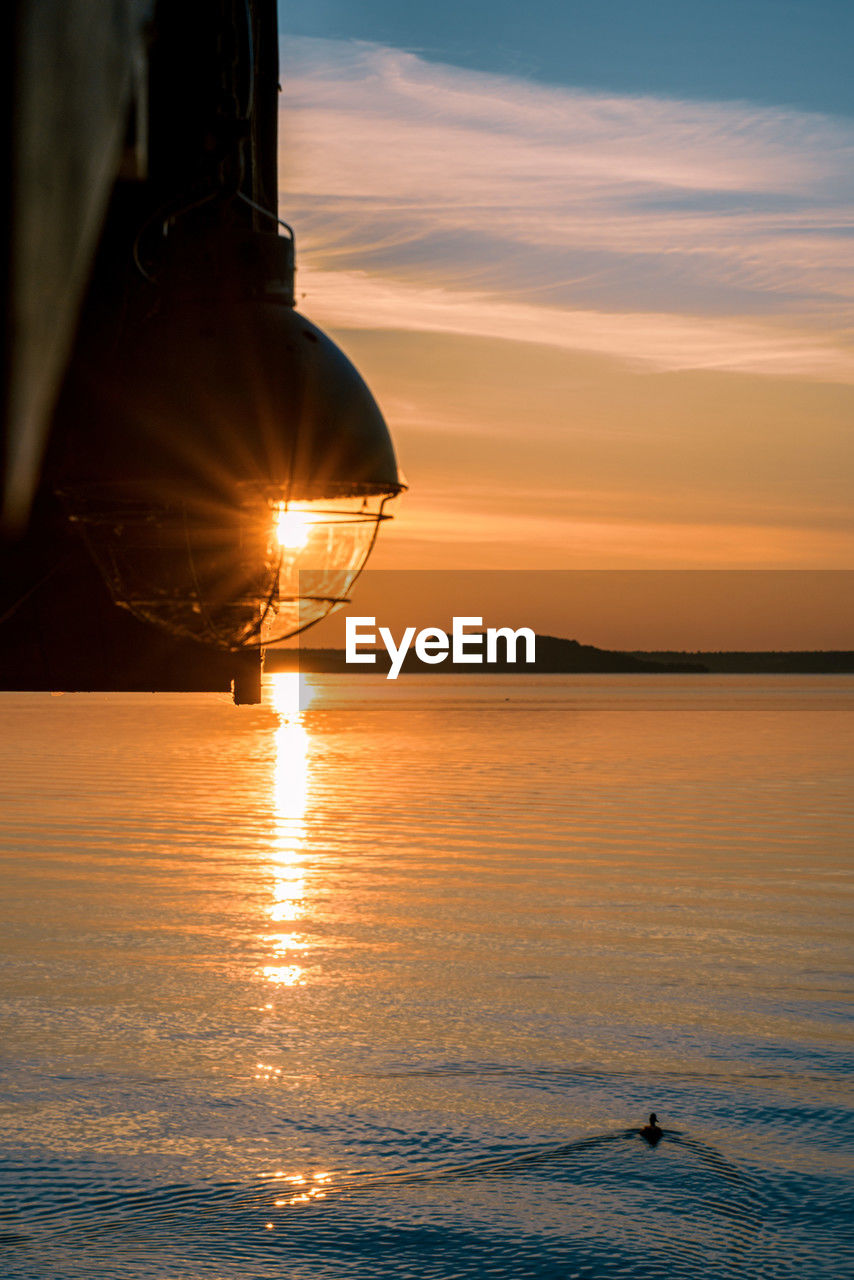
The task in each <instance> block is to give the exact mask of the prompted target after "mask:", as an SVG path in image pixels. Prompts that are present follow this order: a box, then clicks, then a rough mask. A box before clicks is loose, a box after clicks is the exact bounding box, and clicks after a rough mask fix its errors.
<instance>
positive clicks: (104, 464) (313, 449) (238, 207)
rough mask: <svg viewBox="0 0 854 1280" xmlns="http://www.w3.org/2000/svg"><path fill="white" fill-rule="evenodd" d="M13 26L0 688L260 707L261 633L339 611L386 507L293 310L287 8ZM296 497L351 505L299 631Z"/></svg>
mask: <svg viewBox="0 0 854 1280" xmlns="http://www.w3.org/2000/svg"><path fill="white" fill-rule="evenodd" d="M2 22H3V24H4V26H5V31H4V32H3V33H2V34H3V35H5V37H6V39H5V40H4V41H2V49H3V53H2V57H3V58H4V59H5V66H4V68H3V70H4V71H5V73H6V74H5V75H4V77H3V85H4V88H5V91H6V92H7V93H8V94H9V95H10V97H9V101H8V102H7V107H8V111H7V113H6V118H7V120H8V121H9V129H8V135H7V139H6V143H7V145H6V151H5V157H4V160H5V167H6V175H5V176H6V177H7V179H8V181H7V182H6V183H4V184H3V189H4V191H5V192H6V193H7V194H6V196H5V199H6V200H7V210H6V212H7V215H8V217H7V225H8V227H9V232H8V239H7V242H6V245H5V285H6V288H5V293H4V312H3V347H2V351H3V362H4V373H5V375H6V376H5V379H4V387H5V399H4V401H3V406H2V408H3V413H2V421H0V431H2V437H1V438H0V444H2V452H0V460H2V468H3V469H2V486H0V499H2V508H0V510H2V520H0V536H2V547H1V548H0V551H2V561H0V688H5V689H31V690H38V689H66V690H128V689H130V690H161V689H162V690H212V691H218V690H228V689H230V688H232V686H233V688H234V693H235V699H236V700H237V701H249V702H252V701H257V700H258V699H259V698H260V672H261V649H262V646H263V644H264V643H268V642H269V633H270V627H269V625H268V624H269V623H270V622H271V619H272V618H273V617H274V615H275V617H276V618H277V619H278V623H279V632H280V633H281V636H284V635H285V634H291V633H292V632H293V630H295V629H299V628H300V627H302V626H304V625H305V623H306V619H307V620H309V621H310V620H312V619H313V620H317V618H318V617H319V616H322V615H323V611H324V610H325V609H328V608H329V607H332V606H333V605H334V604H335V603H337V602H338V601H340V600H341V599H342V598H344V597H345V596H346V592H347V590H348V588H349V585H350V584H351V583H352V580H353V578H354V576H355V575H357V573H358V572H359V570H360V568H361V566H362V564H363V563H364V559H365V558H366V557H367V554H368V553H369V551H370V548H371V546H372V545H373V537H374V536H375V532H376V528H377V527H378V523H377V522H378V521H379V520H380V519H382V518H384V517H383V515H382V504H383V502H384V501H385V500H386V499H387V498H388V497H389V496H392V495H393V494H395V493H396V492H398V491H399V489H400V488H401V487H402V486H401V484H400V482H399V478H398V474H397V467H396V462H395V458H394V452H393V449H392V446H391V442H390V439H389V436H388V432H387V429H386V427H385V423H384V421H383V419H382V416H381V414H380V412H379V410H378V408H377V406H376V404H375V402H374V401H373V398H372V397H371V395H370V392H369V391H368V390H367V388H366V387H365V385H364V383H363V382H362V380H361V379H360V378H359V376H358V374H357V373H356V371H355V370H354V369H353V367H352V365H350V363H349V361H347V359H346V357H345V356H344V355H343V353H341V352H340V351H338V349H337V348H336V347H335V346H334V344H333V343H332V342H331V341H330V340H329V339H328V338H326V336H325V335H324V334H322V333H321V332H320V331H319V330H317V329H316V328H315V327H314V326H313V325H311V324H310V323H309V322H308V321H306V320H304V319H303V318H302V317H300V316H298V315H297V313H296V312H294V311H293V265H294V264H293V233H292V231H291V230H290V228H287V231H288V235H282V234H280V228H281V226H282V225H284V224H279V223H278V219H277V117H278V89H279V86H278V34H277V21H276V6H275V0H117V2H116V3H114V4H112V5H110V6H107V9H106V11H105V10H104V8H103V6H95V7H93V6H92V5H91V4H89V3H88V0H39V2H38V3H36V0H13V3H11V5H9V6H7V7H6V8H5V9H4V16H3V18H2ZM134 486H136V487H135V488H134ZM374 498H377V499H378V500H379V508H378V513H377V512H374V511H373V510H370V511H369V500H370V501H373V499H374ZM278 499H282V501H281V502H279V501H278ZM303 499H305V500H308V499H325V500H327V503H328V504H331V505H332V506H334V507H335V510H334V511H333V512H332V516H333V517H334V520H337V521H338V523H339V524H343V523H344V517H343V516H342V513H341V511H339V510H338V508H339V507H342V506H344V505H345V504H347V503H349V504H350V507H352V506H353V505H354V504H355V507H356V515H355V516H353V515H352V513H350V509H349V508H348V509H347V513H345V514H346V516H347V520H349V525H348V527H347V537H348V538H349V543H348V547H349V548H350V550H349V551H348V554H349V559H346V560H345V563H344V564H343V567H341V566H339V567H338V569H337V577H336V576H335V575H334V574H333V575H332V576H331V577H330V576H329V574H327V576H326V577H325V578H324V579H322V580H321V581H319V582H318V583H317V584H316V585H315V586H314V587H313V588H312V589H311V590H310V591H308V592H306V595H307V596H308V598H309V603H310V606H311V609H312V610H313V612H312V613H311V615H310V616H309V615H306V616H305V617H304V616H303V615H302V614H300V613H299V610H300V609H301V608H302V607H303V601H302V595H303V593H302V591H299V592H298V593H295V592H294V591H293V590H291V589H290V588H289V589H288V590H289V591H290V594H287V593H286V592H285V590H284V588H282V587H281V581H282V563H283V556H284V553H283V551H282V546H284V545H285V544H282V546H278V548H277V546H276V545H275V539H274V538H273V537H272V534H271V530H272V529H273V520H272V518H271V513H273V514H274V513H275V512H276V511H277V510H278V509H279V508H280V507H285V508H286V507H287V506H288V505H290V504H291V503H292V502H296V501H297V500H303ZM257 511H260V512H261V513H262V515H264V516H265V530H266V532H265V531H264V530H262V534H261V535H258V534H257V525H258V519H259V517H258V516H257V514H256V513H257ZM247 513H249V514H247ZM253 521H255V523H254V524H253ZM317 523H318V524H320V523H321V522H320V521H318V522H317ZM327 523H328V522H327ZM312 527H314V526H312ZM354 530H355V533H354ZM356 534H358V538H357V537H356V536H355V535H356ZM265 537H266V539H267V542H266V545H265V542H264V538H265ZM359 538H361V542H360V541H359ZM350 544H352V546H350ZM330 545H331V544H330ZM339 545H340V540H339ZM271 548H272V550H271ZM277 551H278V558H276V553H277ZM294 559H295V556H293V555H292V556H291V557H290V561H288V563H291V562H293V561H294ZM334 563H335V564H337V562H334ZM291 576H292V577H293V576H296V575H295V574H292V575H291ZM117 605H120V606H122V607H121V608H117V607H116V606H117ZM285 605H287V608H288V609H290V614H287V618H288V622H287V626H289V627H290V630H287V627H286V626H285V625H284V624H283V619H285V618H286V609H285ZM151 622H153V623H154V625H153V626H152V625H149V623H151ZM158 628H159V629H158ZM265 628H266V630H265ZM198 641H201V642H202V643H198Z"/></svg>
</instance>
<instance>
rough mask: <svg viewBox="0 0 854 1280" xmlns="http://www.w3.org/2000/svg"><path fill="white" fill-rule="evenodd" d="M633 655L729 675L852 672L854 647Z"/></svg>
mask: <svg viewBox="0 0 854 1280" xmlns="http://www.w3.org/2000/svg"><path fill="white" fill-rule="evenodd" d="M633 656H634V657H637V658H641V659H642V660H643V661H644V662H649V663H650V664H656V665H657V664H659V663H661V664H665V663H670V662H676V663H679V665H680V666H681V667H682V669H683V670H684V669H686V668H688V669H695V670H700V671H714V672H720V673H729V674H731V675H763V674H764V675H802V676H810V675H851V674H852V673H854V651H852V650H851V649H819V650H808V649H804V650H785V649H781V650H768V651H767V652H755V651H751V650H732V651H720V652H706V651H703V652H697V653H685V652H680V651H678V650H671V649H661V650H649V651H647V650H637V651H636V652H634V654H633Z"/></svg>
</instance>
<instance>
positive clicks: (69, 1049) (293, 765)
mask: <svg viewBox="0 0 854 1280" xmlns="http://www.w3.org/2000/svg"><path fill="white" fill-rule="evenodd" d="M294 681H295V677H292V676H288V675H281V676H276V677H273V678H272V679H271V680H270V681H269V682H268V687H267V690H266V696H267V699H268V701H267V703H266V704H265V705H263V706H261V707H257V708H251V707H241V708H236V707H233V706H232V705H231V704H230V702H229V700H228V699H227V698H225V697H222V696H218V695H205V696H201V695H168V694H167V695H152V696H147V695H136V696H129V695H116V696H109V697H105V696H103V695H65V696H62V697H50V696H47V695H35V694H32V695H24V694H21V695H17V694H4V695H2V698H0V726H2V739H0V791H2V809H0V836H2V845H3V853H4V881H3V883H4V893H3V905H2V914H3V930H2V938H3V942H2V946H3V953H4V954H3V977H4V986H3V996H2V1011H3V1059H4V1065H3V1077H2V1155H3V1170H2V1187H0V1207H2V1210H3V1227H2V1231H3V1235H2V1239H0V1275H2V1276H4V1277H9V1278H10V1280H13V1278H14V1280H21V1278H24V1277H26V1278H28V1280H29V1278H33V1280H36V1278H38V1280H44V1278H48V1277H49V1278H51V1280H54V1278H55V1280H77V1278H78V1277H81V1278H82V1277H86V1278H87V1280H88V1278H89V1277H94V1276H97V1277H116V1278H117V1280H118V1278H120V1277H126V1276H127V1277H139V1278H142V1280H147V1278H149V1277H152V1278H153V1277H169V1278H170V1280H171V1278H173V1277H175V1278H179V1277H180V1278H181V1280H191V1278H193V1277H200V1278H201V1277H204V1278H206V1280H213V1278H222V1280H232V1278H236V1277H241V1278H242V1277H246V1278H250V1277H251V1278H252V1280H267V1278H268V1277H270V1278H272V1277H277V1278H278V1277H283V1276H287V1277H289V1278H293V1280H332V1278H333V1277H334V1278H338V1277H342V1278H343V1277H348V1278H349V1277H359V1278H361V1277H371V1278H373V1277H401V1278H402V1277H413V1278H414V1277H419V1278H420V1277H427V1278H434V1277H435V1278H436V1280H440V1278H441V1280H445V1278H448V1280H449V1278H451V1277H453V1278H454V1280H457V1278H459V1277H475V1276H478V1277H479V1276H484V1277H505V1278H507V1280H509V1278H511V1277H512V1278H513V1280H517V1278H519V1277H561V1278H569V1277H608V1278H611V1277H631V1278H632V1280H634V1278H638V1280H644V1278H646V1277H650V1278H654V1277H655V1278H657V1277H664V1276H667V1277H691V1278H692V1280H693V1278H694V1277H695V1276H696V1274H697V1272H698V1270H702V1272H703V1273H704V1274H705V1276H706V1277H712V1278H717V1277H721V1278H724V1277H736V1276H739V1277H744V1276H747V1277H755V1276H760V1277H763V1278H765V1277H792V1278H794V1277H798V1280H803V1278H804V1277H828V1280H830V1278H832V1280H839V1277H841V1276H844V1275H848V1274H851V1273H852V1269H854V1248H852V1240H851V1235H850V1220H851V1219H850V1213H849V1212H848V1204H849V1201H848V1195H849V1192H850V1186H851V1180H850V1174H851V1162H850V1149H851V1145H850V1144H851V1138H852V1127H853V1126H852V1096H851V1092H850V1091H849V1082H850V1048H851V1024H850V1020H849V1018H848V1003H847V992H848V990H849V984H848V980H847V973H848V970H849V967H850V966H849V961H850V953H849V952H848V947H847V944H848V941H849V939H850V919H849V916H848V914H847V911H846V905H847V904H846V897H845V894H846V892H847V890H848V888H849V884H850V871H851V850H852V844H854V841H853V840H852V836H853V835H854V794H852V775H854V767H853V766H854V715H853V714H852V712H854V680H852V679H850V678H848V679H846V678H844V677H842V678H833V677H813V678H805V679H801V678H798V677H794V676H788V677H781V678H776V679H774V678H754V677H715V676H706V677H702V676H700V677H693V676H682V677H669V676H661V677H657V676H645V677H640V678H638V677H630V676H616V677H591V678H582V677H560V676H555V677H545V678H538V677H533V676H529V677H515V678H510V679H504V678H501V677H480V678H478V679H475V680H468V679H464V678H462V677H456V676H453V677H447V678H443V677H440V676H434V677H409V678H403V679H401V681H399V682H398V683H397V684H396V685H392V684H391V683H390V682H387V681H384V680H382V679H378V678H376V677H358V678H355V679H352V680H350V681H349V682H346V681H345V680H344V679H343V678H341V677H321V676H317V677H307V678H306V682H307V688H306V690H305V697H304V698H303V702H304V703H305V705H304V706H303V708H302V709H300V708H299V705H298V700H297V699H296V696H295V695H296V690H295V684H294ZM651 1110H654V1111H655V1112H656V1113H657V1115H658V1118H659V1122H660V1123H661V1125H662V1126H663V1127H664V1130H665V1134H664V1138H663V1140H662V1141H661V1142H660V1143H659V1144H658V1145H657V1146H656V1147H654V1148H653V1147H651V1146H650V1145H648V1144H647V1143H646V1142H645V1141H643V1139H642V1138H641V1137H640V1136H639V1135H638V1132H637V1130H638V1126H639V1125H641V1124H642V1123H643V1122H644V1121H645V1119H646V1117H647V1114H648V1113H649V1112H650V1111H651Z"/></svg>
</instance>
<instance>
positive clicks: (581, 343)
mask: <svg viewBox="0 0 854 1280" xmlns="http://www.w3.org/2000/svg"><path fill="white" fill-rule="evenodd" d="M280 27H281V32H282V75H281V79H282V87H283V93H282V115H281V122H280V128H281V155H280V210H281V213H282V216H284V217H286V218H288V220H289V221H292V222H293V223H294V224H295V227H296V231H297V248H298V268H299V273H298V281H297V286H298V291H299V295H300V306H301V308H302V309H303V310H304V311H305V313H306V314H307V315H309V316H310V317H311V319H313V320H315V321H316V322H317V323H319V324H320V325H322V326H323V327H325V328H327V329H329V330H330V331H331V332H332V333H333V335H334V336H335V337H336V339H337V340H338V341H339V342H340V343H341V345H342V346H344V348H345V350H346V351H347V352H348V353H349V354H350V355H351V356H352V357H353V359H354V360H355V362H356V364H357V365H358V367H359V368H360V370H361V371H362V373H363V374H364V376H365V378H366V379H367V381H368V383H369V385H370V386H371V388H372V390H373V391H374V393H375V395H376V396H377V399H378V400H379V402H380V404H381V406H382V408H383V410H384V412H385V415H386V417H387V419H388V421H389V424H390V426H391V429H392V432H393V435H394V438H395V441H396V444H397V447H398V452H399V456H400V459H401V463H402V465H403V468H404V470H405V472H406V475H407V478H408V480H409V482H410V485H411V492H410V493H409V494H408V495H407V496H406V497H405V499H404V500H403V501H402V502H401V503H400V504H399V508H398V515H397V518H396V519H395V521H394V524H393V526H392V527H391V528H390V529H388V530H385V531H384V536H383V537H382V539H381V541H380V544H379V545H378V548H377V550H376V552H375V554H374V558H373V560H372V565H373V566H374V567H376V568H383V569H398V568H410V569H414V568H422V569H447V568H451V567H454V568H457V567H466V568H489V569H535V568H536V569H572V568H584V569H604V568H609V569H673V568H697V569H722V568H741V569H744V568H764V569H780V568H788V569H842V568H845V569H847V568H851V567H852V566H854V537H852V525H851V506H850V497H851V489H852V482H851V477H852V475H854V466H852V445H851V435H852V422H854V413H852V402H854V395H852V387H853V386H854V345H852V329H851V314H852V312H851V295H852V292H854V269H852V267H854V264H853V263H852V243H854V242H852V237H851V213H852V188H854V118H852V117H854V94H852V90H851V76H850V65H849V61H848V55H849V53H850V49H851V47H852V43H854V8H852V6H851V5H850V4H848V3H843V2H842V0H839V2H835V0H823V2H821V0H819V2H816V0H812V2H810V3H807V2H806V0H740V2H739V3H731V2H730V0H716V3H710V2H709V0H703V2H702V3H697V2H696V0H656V2H655V3H653V2H652V0H641V2H638V0H599V2H598V3H595V4H594V3H592V2H591V0H580V2H578V3H576V2H562V0H535V2H534V3H533V4H532V5H529V6H527V7H526V8H524V9H523V8H521V7H520V6H518V5H515V4H513V5H511V4H510V3H509V2H508V0H496V2H495V3H490V4H488V5H487V4H484V3H481V2H480V0H475V2H468V3H466V4H464V5H460V4H449V3H438V4H431V5H417V6H415V7H412V8H409V7H406V6H403V5H400V4H394V3H391V0H365V2H364V3H362V4H359V5H352V4H349V3H345V2H344V0H328V2H324V3H321V2H319V3H316V4H314V5H312V6H306V7H304V8H299V9H298V8H297V6H295V5H293V4H288V5H283V6H280ZM555 629H557V624H556V626H555ZM563 630H564V633H565V634H566V633H569V634H574V632H573V629H572V628H570V629H569V631H568V632H567V629H566V628H564V629H563ZM575 630H577V628H576V629H575ZM587 638H590V639H593V638H594V637H592V636H588V637H587ZM599 639H600V640H601V642H602V643H605V642H607V638H606V637H599ZM673 639H674V643H682V642H684V643H688V638H685V637H683V638H682V640H680V638H679V637H676V636H674V637H673ZM642 642H643V638H642V637H639V640H638V643H642ZM739 642H740V641H739V639H738V637H736V636H735V635H734V636H733V643H734V644H736V643H739ZM834 642H835V641H834ZM698 643H702V641H701V640H699V639H698ZM792 643H793V644H794V643H795V641H794V640H792ZM827 643H828V644H830V643H831V641H830V640H829V639H828V642H827Z"/></svg>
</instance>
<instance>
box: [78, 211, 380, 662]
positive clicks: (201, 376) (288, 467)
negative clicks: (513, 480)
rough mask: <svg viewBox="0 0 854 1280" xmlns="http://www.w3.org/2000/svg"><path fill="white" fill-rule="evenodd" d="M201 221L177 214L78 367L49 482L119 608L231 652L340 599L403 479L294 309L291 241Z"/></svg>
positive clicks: (290, 629)
mask: <svg viewBox="0 0 854 1280" xmlns="http://www.w3.org/2000/svg"><path fill="white" fill-rule="evenodd" d="M214 225H215V226H216V227H217V229H216V230H215V231H208V232H206V233H202V234H198V233H196V234H193V235H191V234H188V233H186V232H182V230H181V227H180V224H179V225H178V228H176V229H174V230H173V232H172V233H171V234H170V236H169V237H168V241H167V244H168V249H166V250H165V251H164V253H163V259H162V262H161V264H160V271H159V278H158V290H157V295H156V298H154V299H151V298H150V297H146V298H145V299H144V306H142V307H140V308H139V309H138V310H137V313H136V314H133V313H131V314H130V315H129V316H128V318H127V319H126V322H125V324H124V326H123V328H122V331H121V332H120V333H119V334H118V335H115V334H114V333H112V332H111V331H109V330H108V331H106V332H105V331H104V330H103V329H102V330H101V331H100V332H98V333H97V334H96V335H95V337H94V339H93V341H91V342H90V343H89V349H88V350H87V351H86V352H84V353H82V354H81V356H80V357H79V358H78V359H76V360H75V362H74V365H73V370H72V377H71V379H70V383H69V385H68V386H67V388H66V392H65V397H64V399H65V402H66V404H68V403H71V404H73V406H74V413H75V415H76V416H78V417H79V416H80V415H81V414H84V415H85V421H86V430H85V434H83V433H81V436H80V439H78V440H75V441H74V445H73V448H71V449H69V451H68V456H67V459H66V463H65V466H64V468H63V472H64V474H63V479H62V483H61V485H60V491H61V496H62V498H63V500H64V502H65V506H66V509H67V511H68V514H69V516H70V518H71V519H72V521H74V522H75V523H76V524H77V526H78V527H79V529H80V530H81V532H82V534H83V536H84V538H85V541H86V542H87V544H88V546H89V549H90V551H91V553H92V556H93V558H94V560H95V562H96V564H97V565H98V568H99V569H100V571H101V574H102V576H103V578H104V580H105V582H106V583H107V586H108V587H109V590H110V592H111V595H112V597H113V600H114V601H115V602H116V604H118V605H120V606H122V607H124V608H126V609H128V610H129V611H130V612H131V613H132V614H134V615H135V616H136V617H137V618H139V619H141V620H143V621H146V622H150V623H154V624H155V625H156V626H159V627H162V628H165V629H166V630H167V631H170V632H171V633H173V634H174V635H176V636H181V637H189V638H192V639H195V640H199V641H202V642H203V643H207V644H212V645H215V646H216V647H218V648H221V649H227V650H239V649H244V648H253V647H255V648H260V647H262V646H269V645H274V644H277V643H281V642H282V641H284V640H286V639H288V638H289V637H291V636H293V635H295V634H296V633H297V632H299V631H302V630H304V629H305V628H306V627H308V626H310V625H312V624H313V623H315V622H318V621H319V620H320V619H321V618H323V617H325V616H326V615H327V614H328V613H330V612H331V611H332V610H334V609H336V608H338V607H340V606H341V605H342V604H344V603H346V602H347V600H348V593H349V591H350V588H351V587H352V585H353V583H354V581H355V579H356V578H357V577H358V575H359V573H360V572H361V570H362V568H363V566H364V564H365V562H366V560H367V558H368V555H369V554H370V551H371V549H372V547H373V545H374V542H375V540H376V536H377V531H378V528H379V525H380V523H381V522H382V521H384V520H386V519H388V518H389V517H388V515H387V513H386V511H385V507H386V504H387V503H388V501H389V499H390V498H392V497H394V496H395V495H396V494H398V493H400V492H401V490H402V489H403V488H404V487H405V486H404V485H403V483H402V481H401V479H400V476H399V474H398V469H397V464H396V461H395V456H394V449H393V447H392V443H391V439H390V436H389V432H388V428H387V427H386V424H385V421H384V420H383V417H382V414H381V413H380V410H379V408H378V407H377V404H376V402H375V400H374V398H373V396H372V395H371V393H370V391H369V390H368V388H367V386H366V385H365V383H364V382H363V380H362V378H361V377H360V375H359V374H358V372H357V371H356V369H355V368H354V366H353V365H352V364H351V363H350V361H349V360H348V359H347V357H346V356H345V355H344V354H343V352H342V351H341V350H340V349H339V348H338V347H337V346H336V345H335V344H334V343H333V342H332V341H331V340H330V339H329V338H328V337H327V336H326V335H325V334H323V333H322V332H321V330H319V329H318V328H316V327H315V326H314V325H313V324H311V323H310V321H308V320H306V319H305V318H304V317H303V316H301V315H300V314H299V313H298V312H296V311H295V310H294V309H293V261H294V255H293V239H292V236H289V237H288V236H281V235H270V234H266V233H259V232H252V231H247V230H245V229H242V228H238V227H234V226H231V227H228V228H227V229H226V230H225V231H223V230H222V228H221V227H219V226H218V224H214ZM72 438H73V437H72Z"/></svg>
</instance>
